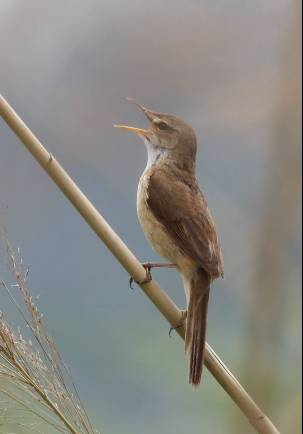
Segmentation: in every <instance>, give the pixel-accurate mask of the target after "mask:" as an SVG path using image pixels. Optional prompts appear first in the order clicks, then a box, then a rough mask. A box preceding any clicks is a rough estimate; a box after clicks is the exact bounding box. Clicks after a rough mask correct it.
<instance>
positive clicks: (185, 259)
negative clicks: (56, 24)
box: [117, 104, 223, 386]
mask: <svg viewBox="0 0 303 434" xmlns="http://www.w3.org/2000/svg"><path fill="white" fill-rule="evenodd" d="M136 105H137V106H138V107H140V109H141V110H142V111H143V113H144V114H145V116H146V117H147V119H148V120H149V121H150V127H149V129H147V130H145V129H141V128H134V127H129V126H124V125H117V127H119V128H123V129H125V130H128V131H131V132H134V133H136V134H137V135H138V136H139V137H141V138H142V139H143V141H144V143H145V146H146V149H147V155H148V159H147V165H146V168H145V170H144V172H143V174H142V176H141V178H140V181H139V185H138V194H137V212H138V218H139V221H140V224H141V226H142V229H143V231H144V234H145V236H146V238H147V239H148V240H149V242H150V244H151V245H152V247H153V248H154V250H155V251H156V252H157V253H158V254H159V255H161V256H163V257H164V258H166V259H168V260H169V261H170V262H172V263H173V264H175V266H176V268H177V269H178V271H179V272H180V273H181V276H182V280H183V283H184V289H185V294H186V301H187V318H186V333H185V349H186V352H187V353H188V355H189V382H190V383H191V384H192V385H193V386H197V385H199V383H200V380H201V373H202V366H203V355H204V345H205V333H206V321H207V305H208V298H209V289H210V284H211V282H212V281H213V280H214V279H216V278H218V277H220V276H222V277H223V259H222V253H221V248H220V242H219V238H218V235H217V232H216V227H215V224H214V220H213V218H212V216H211V213H210V211H209V209H208V206H207V203H206V200H205V199H204V196H203V194H202V192H201V190H200V188H199V186H198V183H197V179H196V176H195V162H196V151H197V140H196V135H195V133H194V131H193V129H192V128H191V127H190V126H189V125H188V124H187V123H185V122H184V121H183V120H182V119H180V118H178V117H176V116H172V115H169V114H166V113H158V112H154V111H152V110H149V109H147V108H145V107H143V106H141V105H139V104H136ZM151 266H152V264H151Z"/></svg>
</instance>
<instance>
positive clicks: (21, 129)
mask: <svg viewBox="0 0 303 434" xmlns="http://www.w3.org/2000/svg"><path fill="white" fill-rule="evenodd" d="M0 115H1V116H2V118H3V119H4V120H5V121H6V123H7V124H8V125H9V126H10V128H11V129H12V130H13V131H14V133H15V134H16V135H17V137H18V138H19V139H20V140H21V142H22V143H23V144H24V145H25V146H26V148H27V149H28V150H29V152H30V153H31V154H32V155H33V157H34V158H35V159H36V160H37V161H38V163H39V164H40V165H41V166H42V168H43V169H44V170H45V171H46V172H47V173H48V175H49V176H50V177H51V178H52V180H53V181H54V182H55V183H56V184H57V186H58V187H59V189H60V190H61V191H62V192H63V193H64V194H65V196H66V197H67V198H68V199H69V200H70V202H71V203H72V204H73V205H74V207H75V208H76V209H77V210H78V211H79V213H80V214H81V215H82V217H83V218H84V219H85V221H86V222H87V223H88V225H89V226H90V227H91V228H92V229H93V231H94V232H95V233H96V235H98V237H99V238H100V239H101V240H102V241H103V242H104V244H105V245H106V246H107V248H108V249H109V250H110V251H111V252H112V254H113V255H114V256H115V257H116V259H117V260H118V261H119V262H120V264H121V265H122V267H123V268H124V269H125V270H126V271H127V273H128V274H129V275H130V276H132V277H133V279H134V280H135V281H139V282H140V281H143V280H144V278H145V277H146V272H145V269H144V268H143V266H142V265H141V263H140V262H139V260H138V259H137V258H136V257H135V256H134V254H133V253H132V252H131V251H130V250H129V249H128V247H127V246H126V245H125V244H124V243H123V241H122V240H121V239H120V238H119V236H118V235H117V234H116V233H115V232H114V231H113V229H112V228H111V227H110V225H109V224H108V223H107V222H106V221H105V219H104V218H103V217H102V216H101V214H100V213H99V212H98V211H97V209H96V208H95V207H94V206H93V204H92V203H91V202H90V201H89V200H88V199H87V197H86V196H85V195H84V194H83V193H82V191H81V190H80V189H79V187H78V186H77V185H76V184H75V183H74V181H73V180H72V179H71V178H70V176H69V175H68V174H67V173H66V172H65V170H64V169H63V167H62V166H61V165H60V164H59V162H58V161H57V160H56V159H55V158H54V156H53V155H52V154H50V153H49V152H48V151H47V150H46V149H45V148H44V147H43V145H42V144H41V143H40V142H39V140H38V139H37V138H36V137H35V136H34V134H33V133H32V132H31V130H30V129H29V128H28V127H27V126H26V125H25V123H24V122H23V121H22V119H21V118H20V117H19V116H18V115H17V113H16V112H15V111H14V110H13V108H12V107H11V106H10V105H9V104H8V102H7V101H6V100H5V99H4V98H3V97H2V96H1V95H0ZM141 288H142V290H143V291H144V293H145V294H146V295H147V297H148V298H149V299H150V300H151V301H152V303H153V304H154V305H155V306H156V307H157V309H158V310H159V311H160V312H161V313H162V315H163V316H164V317H165V318H166V319H167V321H168V322H169V323H170V324H171V325H172V326H173V327H175V326H176V325H177V324H180V321H181V319H182V314H181V311H180V310H179V309H178V307H177V306H176V304H175V303H174V302H173V301H172V300H171V299H170V298H169V297H168V295H167V294H166V293H165V291H164V290H163V289H162V288H160V286H159V285H158V284H157V282H156V281H155V280H152V281H150V282H148V283H146V284H144V285H141ZM176 331H177V332H178V334H179V335H180V336H181V337H182V338H183V339H184V331H185V330H184V327H181V328H178V329H177V330H176ZM205 366H206V367H207V369H208V370H209V371H210V372H211V374H212V375H213V376H214V377H215V378H216V380H217V381H218V382H219V383H220V384H221V386H222V387H223V389H224V390H225V392H226V393H227V394H228V395H229V396H230V397H231V399H232V400H233V401H234V402H235V404H236V405H237V406H238V407H239V408H240V410H241V411H242V413H243V414H244V415H245V416H246V417H247V419H248V420H249V422H250V423H251V425H252V426H253V427H254V428H255V429H256V431H257V432H258V433H259V434H279V431H278V430H277V428H276V427H275V426H274V425H273V423H272V422H271V421H270V419H269V418H268V417H267V416H266V415H265V414H264V413H263V412H262V410H261V409H260V408H259V407H258V406H257V404H256V403H255V402H254V401H253V399H252V398H251V397H250V396H249V394H248V393H247V392H246V391H245V389H244V388H243V387H242V386H241V384H240V383H239V382H238V381H237V379H236V378H235V377H234V376H233V374H232V373H231V372H230V371H229V370H228V368H227V367H226V366H225V365H224V363H223V362H222V361H221V360H220V358H219V357H218V356H217V354H216V353H215V351H214V350H213V349H212V348H211V347H210V345H209V344H206V351H205Z"/></svg>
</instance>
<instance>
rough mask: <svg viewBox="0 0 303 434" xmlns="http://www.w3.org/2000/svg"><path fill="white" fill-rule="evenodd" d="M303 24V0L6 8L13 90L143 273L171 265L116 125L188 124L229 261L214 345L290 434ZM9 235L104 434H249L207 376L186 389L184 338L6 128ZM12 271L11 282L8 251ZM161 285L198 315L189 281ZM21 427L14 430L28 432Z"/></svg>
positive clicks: (216, 308)
mask: <svg viewBox="0 0 303 434" xmlns="http://www.w3.org/2000/svg"><path fill="white" fill-rule="evenodd" d="M300 15H301V6H300V2H299V1H297V0H268V1H261V0H257V1H254V2H251V1H246V0H245V1H243V0H242V1H240V0H231V1H228V2H227V1H216V2H213V1H212V0H204V1H197V0H196V1H195V0H187V1H185V0H176V1H174V2H163V1H160V0H154V1H153V2H147V1H142V0H141V1H140V0H124V1H122V0H117V1H113V2H110V1H103V0H101V1H100V0H99V1H98V0H87V1H86V2H82V1H80V0H73V1H67V0H63V1H59V0H53V1H52V2H41V1H38V0H27V1H22V0H1V2H0V32H1V40H0V50H1V67H0V83H1V93H3V95H4V97H6V98H7V99H8V100H9V101H10V103H11V104H12V105H13V106H14V107H15V109H16V110H17V112H18V113H19V114H20V115H21V117H23V119H24V120H25V122H27V123H28V125H29V126H30V127H31V128H32V130H33V131H34V132H35V133H36V134H37V136H38V137H39V138H40V139H41V140H42V142H43V143H44V144H45V145H46V146H47V148H48V149H49V150H50V151H51V152H52V153H53V154H54V155H55V156H56V157H57V158H58V159H59V161H60V162H61V163H62V164H63V166H64V167H65V168H66V169H67V170H68V172H69V173H70V174H71V176H72V177H73V178H74V179H75V181H76V182H77V183H78V184H79V186H80V187H81V188H82V189H83V191H84V192H85V193H86V194H87V195H88V197H89V198H90V199H91V200H92V201H93V203H94V204H95V205H96V206H97V208H98V209H99V210H100V211H101V212H102V214H103V215H104V216H105V218H107V219H108V221H109V222H110V223H111V224H112V225H113V227H114V229H115V230H116V231H117V232H118V233H119V234H120V235H121V237H122V239H123V240H124V241H125V242H126V243H127V244H128V246H129V247H130V248H131V249H132V250H133V251H134V253H135V254H136V255H137V256H138V257H139V258H141V260H142V261H146V260H154V259H156V258H157V257H156V255H155V254H154V253H153V252H152V251H151V249H150V247H149V246H148V244H147V242H146V240H145V238H144V236H143V234H142V232H141V229H140V227H139V224H138V222H137V217H136V209H135V196H136V188H137V182H138V178H139V176H140V174H141V172H142V170H143V168H144V166H145V160H146V155H145V149H144V147H143V145H142V144H141V142H140V141H139V140H137V139H136V138H135V137H132V136H131V135H125V134H121V133H120V132H119V131H117V130H114V129H113V128H112V124H114V123H130V124H133V125H137V126H144V125H146V120H145V119H144V118H143V116H142V114H140V113H139V112H138V111H137V110H136V109H135V108H134V107H133V106H132V105H130V104H129V103H127V102H126V101H125V97H127V96H131V97H134V98H136V99H137V100H138V101H139V102H141V103H142V104H144V105H146V106H148V107H150V108H153V109H155V110H158V111H164V112H170V113H174V114H177V115H179V116H181V117H182V118H184V119H186V120H187V121H188V122H189V123H191V124H192V126H193V127H194V129H195V131H196V133H197V136H198V141H199V150H198V162H197V176H198V179H199V181H200V184H201V186H202V188H203V190H204V192H205V195H206V197H207V199H208V202H209V205H210V207H211V209H212V211H213V214H214V217H215V220H216V223H217V226H218V230H219V232H220V236H221V239H222V244H223V253H224V257H225V279H224V280H223V281H216V282H215V284H214V285H213V287H212V291H211V300H210V309H209V322H208V324H209V326H208V341H209V342H210V343H211V345H212V346H213V347H214V349H215V350H216V351H217V352H218V354H219V355H220V356H221V357H222V359H223V360H224V361H225V362H226V364H227V365H228V366H229V367H230V369H231V370H232V372H233V373H234V374H235V375H236V376H237V377H238V378H239V380H240V382H241V383H242V384H243V385H244V386H245V387H246V388H247V389H248V391H249V392H250V393H251V395H252V396H253V398H255V399H256V401H257V402H258V403H259V405H260V406H261V407H262V408H263V409H264V410H265V412H266V413H267V414H268V415H269V417H270V418H272V420H273V421H274V422H275V424H276V425H277V426H278V427H279V428H280V429H281V432H283V433H289V434H296V433H299V432H300V425H301V422H300V404H301V391H300V385H301V374H300V367H301V344H300V342H301V339H300V338H301V335H300V327H299V326H300V319H301V308H300V304H301V292H300V281H301V246H300V240H301V224H300V220H301V219H300V216H301V200H300V196H299V194H300V192H301V187H300V177H301V163H300V160H301V158H300V157H301V149H300V140H301V120H300V119H301V98H300V94H301V81H300V69H301V58H300V55H299V50H300V33H301V21H300V18H299V17H300ZM0 225H1V227H4V226H5V227H6V230H7V233H8V237H9V239H10V241H11V243H12V244H13V245H14V246H20V247H21V249H22V254H23V258H24V261H25V262H26V263H27V264H29V265H30V266H31V274H30V283H29V286H30V288H31V291H32V292H33V294H35V295H36V294H40V300H39V306H40V309H41V311H43V312H44V315H45V317H46V318H47V324H48V327H49V330H50V331H51V333H52V334H53V335H54V336H55V339H56V341H57V344H58V347H59V349H60V351H61V353H62V355H63V358H64V359H65V360H66V362H67V363H68V365H70V366H71V367H72V371H73V376H74V379H75V382H76V384H77V385H78V386H79V389H80V395H81V397H82V400H83V401H84V403H85V406H86V408H87V409H88V413H89V415H90V417H91V419H92V421H93V423H94V424H95V426H96V428H98V429H99V430H100V431H101V432H102V433H104V434H118V433H123V434H143V433H144V434H154V433H159V434H185V433H198V432H199V433H212V434H251V433H252V432H253V430H252V429H251V428H250V427H249V426H248V424H247V422H246V420H244V418H243V416H242V415H241V414H240V413H239V411H238V410H237V408H236V407H235V405H234V404H233V402H232V401H231V400H230V399H229V398H228V396H227V395H226V394H225V393H224V392H223V390H222V389H221V388H220V386H219V385H218V384H217V383H216V382H215V380H214V379H213V378H212V377H211V376H210V374H209V373H208V372H206V371H205V375H204V379H203V385H202V387H201V388H200V389H199V390H198V391H193V390H192V389H191V388H190V387H189V386H188V384H187V364H186V359H185V357H184V350H183V346H182V343H181V341H180V340H179V339H178V337H177V336H176V335H174V336H173V337H172V338H171V339H169V337H168V330H169V327H168V324H167V323H166V322H165V321H164V320H163V318H162V317H161V316H160V314H159V313H158V312H157V311H156V310H155V308H154V307H153V306H152V305H151V304H150V302H149V301H148V300H147V299H146V298H145V297H144V295H143V294H142V293H141V291H140V289H139V288H135V290H134V291H131V290H129V288H128V276H127V274H126V273H125V272H124V271H123V270H122V269H121V267H120V266H119V265H118V263H117V262H116V261H115V260H114V259H113V258H112V256H111V254H110V253H109V252H108V251H107V250H106V248H105V247H104V246H103V245H102V244H101V243H100V242H99V241H98V240H97V238H96V236H95V235H94V234H93V233H92V232H91V230H90V229H89V228H88V227H87V225H86V224H85V223H84V222H83V221H82V219H81V218H80V217H79V215H78V214H77V213H76V212H75V210H74V209H73V208H72V207H71V206H70V204H69V203H68V202H67V201H66V200H65V198H64V197H63V195H62V194H61V192H59V191H58V190H57V188H56V187H55V186H54V185H53V183H52V182H51V181H50V180H49V179H48V177H47V176H46V175H45V174H44V173H43V172H42V170H41V169H40V168H39V167H38V165H37V164H36V162H35V161H34V160H33V159H32V157H31V156H30V155H29V154H28V153H27V152H26V151H25V149H23V147H22V146H21V145H20V143H19V142H18V140H17V138H16V137H15V136H14V135H13V134H12V133H11V132H10V131H9V129H8V127H7V126H6V125H5V124H4V122H3V121H0ZM0 275H1V277H2V278H4V279H5V280H6V281H7V282H8V283H10V277H9V274H8V271H7V267H6V260H5V254H2V255H1V262H0ZM154 277H155V278H156V279H157V280H158V281H159V282H160V283H161V285H162V286H163V287H164V288H165V289H167V291H168V292H169V294H170V295H171V297H173V298H174V300H176V302H177V303H178V304H179V305H180V307H184V294H183V288H182V284H181V281H180V279H179V277H178V275H177V273H176V272H175V271H173V270H160V271H155V272H154ZM0 302H1V308H2V309H3V310H4V311H5V313H6V315H7V317H9V318H11V319H12V321H13V322H14V321H15V312H14V309H13V308H12V307H10V306H9V304H8V303H7V300H6V299H5V296H4V294H3V293H1V294H0ZM13 417H14V413H11V414H10V418H11V419H12V418H13ZM16 417H17V416H16ZM8 422H9V421H8V420H6V419H5V418H3V419H2V420H0V432H3V433H4V432H7V431H10V432H21V431H18V430H17V428H14V424H13V423H8ZM14 430H15V431H14ZM19 430H20V429H19Z"/></svg>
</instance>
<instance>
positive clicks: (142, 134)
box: [114, 125, 148, 138]
mask: <svg viewBox="0 0 303 434" xmlns="http://www.w3.org/2000/svg"><path fill="white" fill-rule="evenodd" d="M114 127H115V128H121V129H122V130H125V131H130V132H132V133H135V134H137V136H140V137H143V138H144V137H148V130H144V129H143V128H136V127H129V126H127V125H114Z"/></svg>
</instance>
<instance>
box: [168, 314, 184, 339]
mask: <svg viewBox="0 0 303 434" xmlns="http://www.w3.org/2000/svg"><path fill="white" fill-rule="evenodd" d="M186 318H187V309H182V310H181V322H180V324H178V325H176V326H175V327H171V328H170V329H169V332H168V336H169V337H170V338H171V334H172V332H173V330H177V329H179V328H181V327H183V326H184V324H185V322H186Z"/></svg>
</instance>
